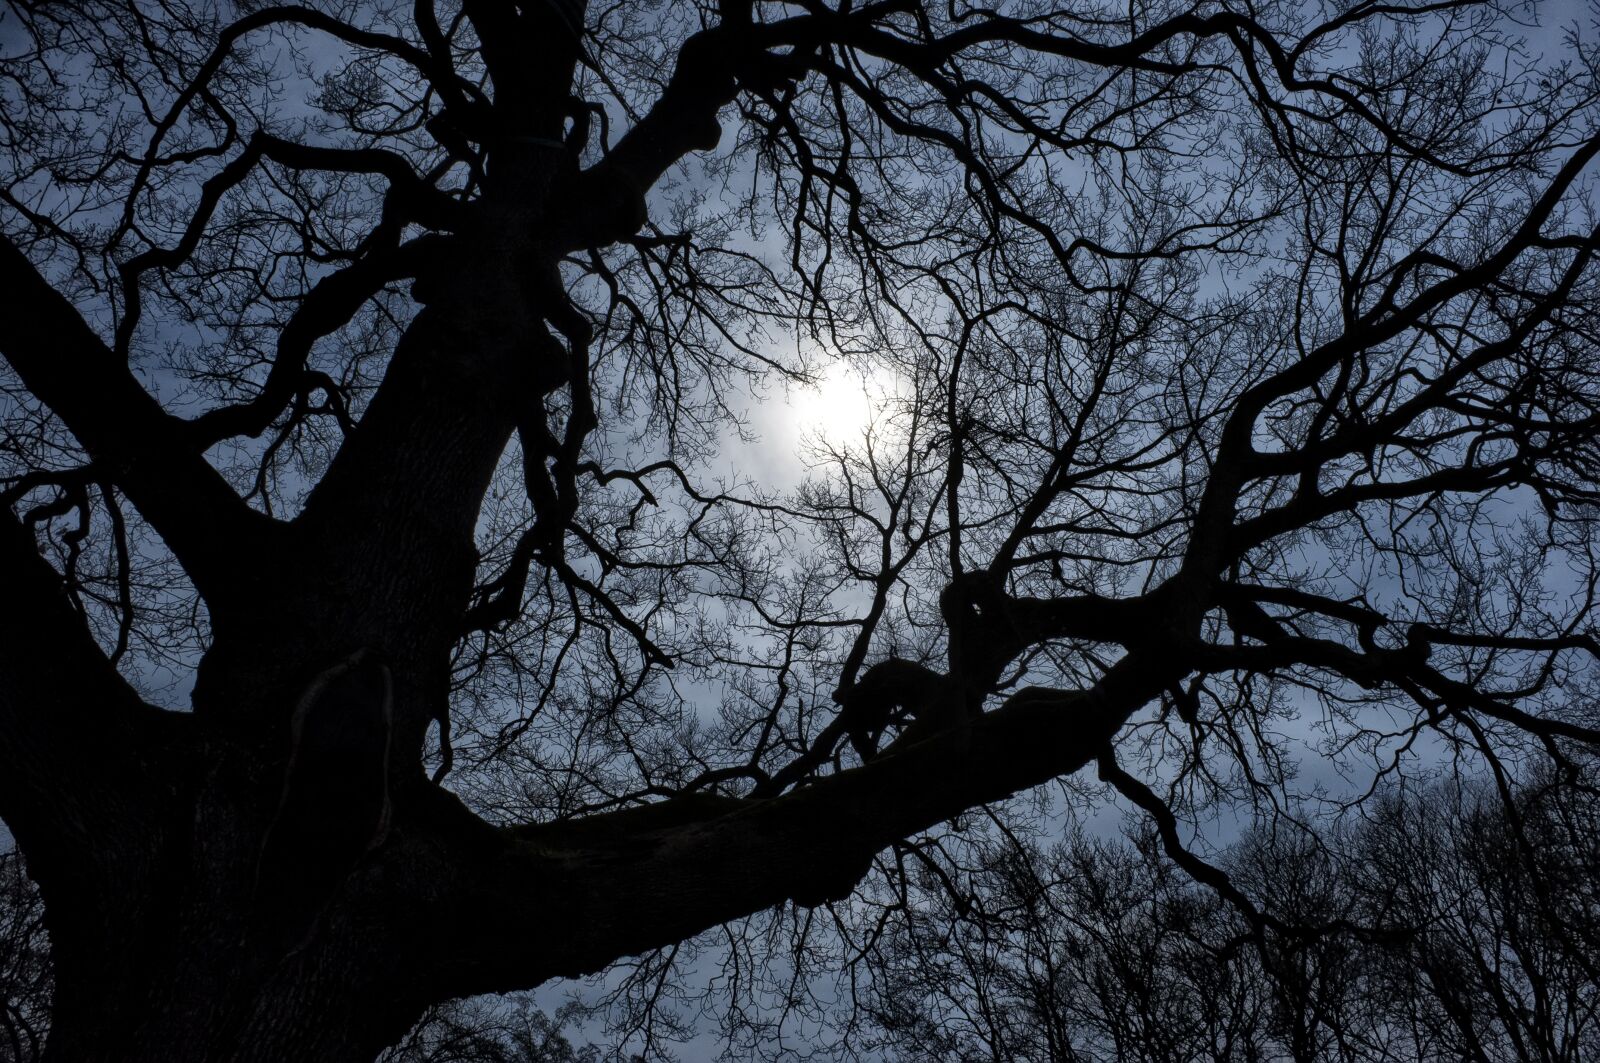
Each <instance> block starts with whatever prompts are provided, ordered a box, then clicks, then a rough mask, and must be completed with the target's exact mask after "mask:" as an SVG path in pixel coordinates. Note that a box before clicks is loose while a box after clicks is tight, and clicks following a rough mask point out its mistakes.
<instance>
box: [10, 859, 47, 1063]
mask: <svg viewBox="0 0 1600 1063" xmlns="http://www.w3.org/2000/svg"><path fill="white" fill-rule="evenodd" d="M50 991H51V969H50V952H49V941H48V939H47V937H46V935H45V930H44V904H43V902H41V901H40V900H39V891H38V890H37V889H36V888H34V885H33V881H32V880H31V879H29V878H28V872H27V870H26V869H25V868H24V867H23V866H22V858H21V856H20V855H18V853H17V851H16V850H15V849H10V848H8V849H6V850H5V851H0V1060H4V1061H5V1063H33V1061H34V1060H37V1059H38V1058H39V1057H40V1054H41V1053H42V1052H43V1050H44V1040H45V1034H46V1032H47V1031H48V1030H49V1028H50V1016H49V1008H50Z"/></svg>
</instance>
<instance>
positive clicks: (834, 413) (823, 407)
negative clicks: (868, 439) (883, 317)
mask: <svg viewBox="0 0 1600 1063" xmlns="http://www.w3.org/2000/svg"><path fill="white" fill-rule="evenodd" d="M894 384H895V381H894V379H893V377H892V375H891V374H890V373H888V372H887V371H885V370H881V369H870V368H869V369H866V370H863V369H862V368H861V367H859V366H853V365H851V364H850V363H849V362H845V361H837V362H834V363H833V364H832V365H831V366H829V367H828V368H827V369H825V370H823V371H822V372H821V373H819V374H818V376H817V383H816V385H815V386H813V387H806V386H803V385H797V386H795V387H793V388H792V389H791V390H790V392H789V416H790V417H791V418H792V421H793V425H794V427H795V429H796V430H797V431H798V432H799V433H800V436H801V438H802V439H808V440H814V439H820V440H823V441H825V442H828V443H831V444H834V445H836V446H837V445H847V444H850V443H855V442H858V441H860V440H861V439H862V438H863V437H865V436H866V434H867V430H868V428H871V427H874V422H881V421H882V420H883V415H884V412H885V409H886V407H887V405H888V402H889V400H890V399H891V398H893V397H894V395H895V386H894ZM882 427H883V426H882V424H881V423H879V424H878V425H877V428H878V429H879V430H880V431H881V429H882Z"/></svg>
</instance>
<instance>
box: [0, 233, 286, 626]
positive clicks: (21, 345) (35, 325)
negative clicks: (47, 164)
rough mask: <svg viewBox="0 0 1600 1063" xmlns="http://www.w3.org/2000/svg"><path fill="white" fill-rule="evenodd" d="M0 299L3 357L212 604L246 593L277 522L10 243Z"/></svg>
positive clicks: (5, 245)
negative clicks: (234, 484) (203, 452)
mask: <svg viewBox="0 0 1600 1063" xmlns="http://www.w3.org/2000/svg"><path fill="white" fill-rule="evenodd" d="M0 292H3V293H4V294H3V295H0V321H3V322H4V324H3V325H0V355H4V357H5V358H6V360H7V361H8V362H10V363H11V366H12V368H13V369H15V370H16V372H17V375H18V376H19V377H21V378H22V382H23V383H24V384H25V385H26V386H27V388H28V389H29V391H31V392H32V393H33V394H34V395H35V396H37V397H38V398H39V399H40V400H41V401H42V402H44V403H45V405H47V406H49V407H50V409H52V410H53V411H55V413H56V415H57V416H58V417H60V418H61V420H62V422H63V423H65V424H66V426H67V428H68V429H69V430H70V431H71V432H72V434H73V435H74V436H76V437H77V439H78V441H79V442H80V443H82V444H83V448H84V449H85V450H86V451H88V453H89V456H90V457H91V458H92V459H93V460H94V462H95V467H96V469H97V470H98V471H99V472H100V474H101V475H103V476H104V477H105V478H106V479H108V480H110V481H111V482H112V483H115V484H116V485H117V486H118V487H120V488H122V490H123V491H125V492H126V493H127V495H128V498H129V499H131V500H132V502H133V504H134V505H135V506H137V507H138V509H139V512H140V513H142V514H143V515H144V517H145V519H146V520H148V521H149V522H150V524H151V526H152V527H154V528H155V530H156V531H157V532H158V533H159V534H160V535H161V538H162V539H163V541H165V542H166V544H167V546H168V547H169V548H170V549H171V550H172V552H173V554H174V555H175V556H176V557H177V558H178V561H179V563H181V564H182V565H183V567H184V571H186V572H187V573H188V574H189V577H190V578H191V579H192V580H193V581H194V584H195V587H196V588H197V589H198V590H199V591H200V593H201V595H202V596H204V597H205V598H206V599H207V601H209V602H212V603H213V604H217V603H218V602H219V601H221V600H224V599H227V598H228V597H229V596H230V595H233V594H237V593H239V592H240V591H241V590H242V585H243V584H244V583H245V582H246V580H247V573H248V570H249V569H250V568H251V567H254V566H255V565H258V564H259V563H260V560H259V558H260V557H261V556H263V555H261V554H259V553H257V551H258V550H260V549H261V548H262V547H264V546H265V545H266V539H267V537H268V536H269V534H270V531H271V529H272V528H273V523H272V522H271V521H270V520H269V519H268V518H266V517H264V516H262V515H261V514H258V513H256V512H254V511H253V510H251V509H250V507H249V506H247V505H246V504H245V503H244V502H243V501H242V500H241V499H240V498H239V496H238V495H237V494H236V493H234V491H233V489H232V488H231V487H229V486H228V483H227V481H225V480H224V479H223V478H222V476H221V474H219V473H218V472H217V471H216V470H215V469H213V468H212V467H211V466H210V465H209V464H207V462H206V461H205V459H204V458H202V457H201V456H200V455H199V454H197V453H195V452H194V450H193V449H192V448H190V447H189V446H187V445H186V443H185V441H184V438H183V434H182V426H181V423H180V422H179V421H177V420H176V419H175V418H173V417H171V416H169V415H168V414H167V413H166V411H164V410H163V409H162V408H161V406H160V404H159V403H157V402H156V400H155V399H154V398H152V397H151V396H150V394H149V393H148V392H146V391H145V390H144V388H143V387H142V386H141V385H140V384H139V382H138V380H137V379H136V378H135V377H134V375H133V373H132V372H130V371H129V370H128V368H127V366H126V365H124V364H123V363H122V362H120V361H118V360H117V358H116V357H115V356H114V355H113V354H112V352H111V350H110V348H108V347H107V346H106V344H105V343H104V342H102V341H101V339H100V337H98V336H96V335H95V333H94V331H93V330H92V329H91V328H90V327H89V325H88V323H87V322H85V321H84V319H83V317H82V316H81V315H79V313H78V312H77V310H75V309H74V308H73V306H72V305H71V304H70V303H69V302H67V300H66V299H65V298H63V297H62V296H61V295H60V294H58V293H57V292H56V291H55V289H54V288H52V287H51V286H50V284H49V283H48V282H47V281H46V280H45V279H44V278H43V277H42V276H40V274H39V271H38V270H36V269H35V268H34V267H33V264H32V263H30V262H29V261H28V260H27V258H26V257H24V256H23V254H22V252H21V251H20V250H19V249H18V248H17V247H16V245H15V244H13V243H12V242H11V241H10V240H8V239H5V238H4V237H0ZM252 555H255V557H256V560H253V561H252V562H251V563H250V564H249V565H240V564H239V558H241V557H250V556H252Z"/></svg>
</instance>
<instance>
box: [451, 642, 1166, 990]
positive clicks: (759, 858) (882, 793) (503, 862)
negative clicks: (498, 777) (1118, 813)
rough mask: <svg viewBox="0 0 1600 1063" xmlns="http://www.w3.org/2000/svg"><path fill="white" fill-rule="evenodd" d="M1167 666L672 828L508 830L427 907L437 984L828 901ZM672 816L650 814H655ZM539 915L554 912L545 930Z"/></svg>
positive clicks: (1130, 699) (532, 974)
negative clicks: (438, 902) (437, 931)
mask: <svg viewBox="0 0 1600 1063" xmlns="http://www.w3.org/2000/svg"><path fill="white" fill-rule="evenodd" d="M1168 673H1169V669H1168V668H1167V667H1166V666H1164V665H1161V664H1159V663H1158V662H1155V661H1151V660H1144V659H1139V658H1135V657H1129V658H1126V659H1125V660H1124V661H1123V662H1121V663H1120V664H1118V665H1116V666H1115V667H1113V668H1112V669H1111V671H1110V672H1109V673H1107V675H1106V676H1105V678H1104V679H1103V680H1102V681H1101V682H1100V683H1099V684H1097V685H1096V686H1095V687H1094V688H1093V689H1092V690H1089V691H1084V692H1064V691H1053V690H1040V689H1036V688H1030V689H1028V690H1024V691H1021V692H1019V693H1017V694H1015V695H1013V696H1012V697H1011V698H1009V699H1008V700H1007V701H1006V703H1005V704H1004V705H1002V706H1001V707H1000V708H998V709H996V710H995V711H993V712H991V713H988V714H987V715H985V716H982V717H980V718H978V719H976V720H974V721H972V722H971V723H970V725H967V726H963V727H957V728H952V729H949V730H945V731H942V732H939V733H938V734H936V735H934V736H932V737H930V738H928V739H927V740H925V741H922V742H918V743H914V744H911V745H908V746H905V747H903V748H900V749H897V750H895V751H893V752H890V753H887V754H886V755H884V756H882V757H880V758H878V759H876V760H874V761H872V762H871V763H869V764H867V765H865V766H863V767H860V768H856V769H853V770H850V771H845V772H841V773H839V774H837V775H833V776H830V777H828V778H826V779H823V780H821V781H819V782H817V783H816V784H814V785H812V786H809V787H806V788H804V789H801V790H798V791H796V792H794V793H791V794H787V795H785V796H783V797H779V798H775V799H772V800H749V801H734V800H732V799H727V800H722V801H710V802H707V801H706V799H705V798H703V797H700V798H696V800H697V801H698V802H700V803H699V804H698V805H697V806H696V808H697V809H699V810H701V811H700V814H699V815H692V816H691V817H689V818H688V821H687V822H681V823H674V824H672V825H670V826H665V827H661V826H655V827H649V826H646V827H642V828H641V829H637V830H634V829H628V828H627V827H626V825H624V826H623V828H622V829H617V826H616V824H617V821H616V820H614V819H613V817H610V816H600V817H595V818H594V819H591V820H585V821H579V822H577V823H573V824H568V825H564V826H562V827H560V828H559V829H557V828H541V827H532V828H523V829H521V830H519V831H517V832H515V840H514V841H508V844H506V845H505V847H504V848H502V849H501V850H499V851H498V852H497V853H495V854H494V855H493V857H492V858H491V859H489V860H488V861H487V862H486V863H485V865H484V866H482V867H479V868H471V869H467V870H466V873H465V875H464V877H463V880H462V884H461V886H460V887H459V888H460V891H461V892H460V893H459V894H458V895H457V896H456V897H454V898H453V899H452V901H451V902H450V904H449V905H448V911H447V912H442V913H441V915H440V918H441V919H442V920H444V921H446V922H448V923H453V924H454V926H452V927H451V930H450V932H449V933H446V934H441V935H440V936H439V938H438V939H437V940H440V941H441V942H442V945H441V950H442V951H441V955H440V956H439V958H438V961H439V966H438V968H437V969H438V972H439V977H440V978H441V979H442V980H443V982H444V983H445V985H444V987H443V988H445V989H446V990H447V991H448V992H451V993H462V992H477V991H483V990H490V989H509V988H512V987H515V986H526V985H532V984H535V983H537V982H539V981H542V980H544V979H546V978H549V977H552V976H554V975H558V974H566V975H576V974H579V973H582V972H587V971H594V970H598V969H599V968H601V967H603V966H604V965H606V964H607V963H609V962H611V961H613V960H615V959H616V958H618V957H620V956H625V955H629V954H634V953H638V952H642V951H644V950H646V949H649V948H653V947H656V946H659V945H663V944H667V943H670V942H675V941H679V940H682V939H683V938H685V937H687V936H689V935H692V934H694V933H697V932H699V931H701V930H705V929H707V928H709V927H712V926H715V925H717V924H718V923H722V922H726V921H727V920H730V919H735V918H738V917H740V916H744V915H749V914H751V913H754V912H758V911H760V910H762V909H764V908H768V907H771V906H772V905H775V904H781V903H783V902H784V901H786V900H790V899H793V900H796V901H798V902H800V903H802V904H819V903H822V902H824V901H826V900H829V899H837V898H842V897H844V896H846V895H848V893H849V892H850V890H851V889H852V888H853V887H854V886H855V884H856V883H857V882H858V881H859V880H860V879H861V877H862V876H863V875H864V874H865V873H866V871H867V868H868V866H869V864H870V862H871V859H872V857H873V855H874V854H876V853H877V852H879V851H880V850H882V849H883V848H885V847H887V846H889V845H891V844H893V843H894V842H896V841H898V840H900V839H903V838H905V837H908V836H910V835H912V834H915V833H916V832H918V831H921V830H926V829H928V828H929V827H932V826H934V825H936V824H938V823H941V822H943V821H945V820H948V819H950V818H951V817H953V816H955V815H958V814H959V813H961V812H963V811H965V810H967V809H970V808H973V807H976V806H978V805H981V804H983V803H985V802H990V801H999V800H1003V799H1005V798H1007V797H1010V796H1011V795H1013V794H1016V793H1019V792H1021V791H1023V790H1026V789H1028V788H1029V787H1032V786H1037V785H1039V784H1041V783H1044V782H1047V781H1049V780H1050V779H1053V778H1056V777H1058V776H1060V775H1065V774H1068V773H1071V772H1074V771H1077V770H1078V769H1079V768H1081V767H1083V766H1084V765H1085V764H1087V763H1089V762H1090V761H1091V760H1093V759H1094V758H1095V756H1096V755H1097V754H1098V752H1099V750H1100V749H1101V748H1102V747H1103V746H1104V744H1105V743H1106V742H1107V741H1108V740H1110V738H1111V737H1112V736H1113V735H1114V734H1115V733H1116V731H1117V729H1118V728H1120V727H1121V726H1122V724H1123V722H1124V721H1125V720H1126V719H1127V718H1128V717H1129V715H1131V714H1132V713H1133V712H1134V711H1136V710H1137V709H1138V708H1139V707H1140V706H1141V705H1143V704H1145V702H1147V701H1148V700H1149V699H1151V698H1153V697H1155V696H1157V695H1158V694H1159V693H1160V690H1161V689H1162V686H1163V685H1164V684H1165V683H1166V682H1168V681H1170V679H1171V676H1170V674H1168ZM675 803H676V802H669V803H668V809H670V808H671V806H672V805H673V804H675ZM691 811H694V810H691ZM706 811H709V812H710V813H711V814H709V815H706V814H705V812H706ZM634 815H636V814H634ZM673 818H674V817H673V816H671V815H670V812H668V811H666V810H664V811H663V812H661V813H658V818H657V822H658V823H659V822H661V821H663V820H664V821H667V822H669V823H670V822H671V821H672V819H673ZM550 911H561V912H564V913H568V916H567V917H566V918H564V919H563V920H561V923H560V925H559V926H556V925H552V923H551V922H550V920H549V919H548V917H547V915H546V913H548V912H550Z"/></svg>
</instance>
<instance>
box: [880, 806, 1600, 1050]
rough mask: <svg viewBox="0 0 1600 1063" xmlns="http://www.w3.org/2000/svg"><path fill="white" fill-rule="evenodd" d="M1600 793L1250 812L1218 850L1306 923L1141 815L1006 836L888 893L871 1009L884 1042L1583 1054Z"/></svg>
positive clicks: (1591, 1038) (1590, 1008)
mask: <svg viewBox="0 0 1600 1063" xmlns="http://www.w3.org/2000/svg"><path fill="white" fill-rule="evenodd" d="M1594 797H1595V795H1594V791H1593V790H1592V789H1587V790H1583V791H1578V792H1568V791H1567V790H1566V789H1565V788H1554V787H1548V786H1544V787H1532V788H1530V789H1529V790H1527V791H1524V792H1521V793H1519V794H1518V795H1517V799H1516V800H1515V801H1513V802H1512V804H1511V805H1509V806H1508V805H1506V804H1504V803H1503V802H1502V801H1501V800H1500V797H1499V795H1498V794H1495V793H1494V792H1493V788H1492V786H1489V785H1487V784H1486V783H1485V781H1484V780H1481V779H1480V780H1476V781H1475V782H1474V783H1472V784H1467V785H1462V784H1460V783H1458V782H1454V781H1452V782H1451V783H1449V784H1440V785H1435V786H1428V787H1422V788H1419V789H1417V790H1415V791H1411V792H1406V791H1401V790H1398V789H1397V790H1394V791H1390V792H1386V793H1385V794H1384V795H1383V797H1382V798H1381V800H1380V801H1378V802H1376V804H1375V807H1374V815H1373V816H1372V817H1371V818H1369V819H1366V820H1364V821H1361V822H1359V823H1357V824H1354V825H1352V826H1349V827H1347V828H1345V829H1341V830H1337V831H1333V832H1330V833H1327V834H1322V835H1309V834H1304V833H1295V832H1291V831H1287V830H1283V831H1279V832H1274V833H1269V832H1266V831H1257V832H1252V833H1250V834H1248V835H1247V836H1246V837H1244V838H1243V839H1241V840H1240V841H1238V842H1236V843H1235V844H1234V845H1232V846H1230V847H1229V848H1228V849H1227V850H1226V851H1225V853H1224V854H1223V858H1222V860H1221V865H1222V866H1224V867H1226V868H1227V869H1228V871H1229V872H1230V881H1231V882H1232V883H1233V884H1234V885H1235V886H1236V887H1237V888H1239V889H1241V890H1244V891H1246V892H1247V893H1248V895H1249V899H1250V901H1251V902H1252V904H1253V905H1255V906H1256V908H1257V910H1258V911H1259V912H1260V913H1261V914H1262V915H1263V916H1268V917H1270V918H1272V919H1273V920H1274V921H1276V922H1277V923H1278V924H1279V925H1280V926H1281V927H1283V928H1284V930H1289V929H1291V928H1292V929H1293V930H1294V931H1299V932H1298V933H1293V932H1284V931H1283V930H1274V931H1271V932H1269V933H1267V934H1264V935H1257V934H1255V932H1254V930H1255V928H1254V927H1252V926H1251V924H1250V921H1249V920H1248V919H1247V918H1246V917H1245V914H1244V913H1243V912H1241V911H1240V910H1239V909H1238V908H1236V907H1234V906H1233V905H1230V904H1229V903H1228V902H1227V901H1225V900H1224V899H1222V898H1221V897H1219V896H1218V895H1217V894H1216V892H1215V891H1213V890H1211V889H1209V888H1208V887H1206V886H1204V885H1202V884H1200V883H1196V882H1195V881H1193V880H1192V879H1190V878H1187V877H1186V876H1183V875H1181V874H1179V873H1178V872H1177V871H1176V870H1175V868H1174V867H1173V864H1172V862H1171V861H1169V860H1168V859H1167V858H1166V856H1165V855H1164V854H1163V853H1162V851H1161V844H1160V841H1159V840H1158V839H1157V838H1156V837H1154V835H1153V833H1146V834H1144V835H1143V836H1142V837H1141V838H1140V840H1139V844H1138V845H1137V847H1132V846H1128V845H1124V844H1118V843H1109V842H1104V841H1095V840H1092V839H1088V838H1084V837H1082V836H1079V837H1076V838H1073V839H1071V840H1069V841H1068V842H1065V843H1058V844H1056V845H1053V846H1050V847H1042V846H1039V845H1037V844H1035V843H1033V842H1030V841H1028V840H1025V839H1019V838H1012V839H1009V840H1007V841H1006V842H1004V843H1003V844H998V845H994V846H992V847H990V848H988V849H987V850H986V851H985V854H984V859H982V860H980V861H977V862H975V863H973V864H972V865H971V866H970V867H969V868H968V869H967V870H966V872H965V873H964V874H962V875H960V876H958V877H949V878H940V879H931V878H930V879H927V880H926V881H925V882H924V883H923V885H922V888H921V890H919V891H918V899H919V901H920V903H917V904H911V905H906V906H904V907H902V908H901V909H899V910H898V911H897V913H896V916H895V918H894V920H893V921H892V922H891V923H890V924H889V926H888V928H887V930H886V932H885V933H884V934H883V935H882V936H881V937H880V938H879V941H878V944H877V947H876V948H875V950H874V951H873V952H872V953H871V954H870V956H869V957H868V960H867V962H868V964H869V965H870V966H871V967H873V968H874V970H875V973H876V974H877V977H875V978H874V979H872V983H871V984H872V985H873V987H874V993H873V994H872V995H871V997H870V998H868V999H867V1000H866V1001H864V1002H863V1003H864V1005H865V1010H866V1012H867V1016H868V1017H867V1020H866V1022H867V1026H868V1027H869V1028H870V1029H872V1030H873V1031H874V1037H873V1039H872V1041H873V1044H874V1046H875V1047H876V1048H878V1050H879V1051H880V1053H881V1055H882V1056H883V1058H890V1059H995V1060H1051V1061H1059V1060H1096V1061H1098V1060H1151V1061H1158V1060H1159V1061H1177V1060H1212V1061H1229V1060H1295V1061H1316V1060H1347V1061H1362V1063H1366V1061H1376V1060H1441V1061H1442V1060H1460V1059H1474V1060H1485V1061H1487V1060H1519V1061H1524V1060H1526V1061H1532V1060H1573V1061H1576V1060H1582V1059H1586V1058H1589V1057H1591V1056H1593V1055H1594V1054H1595V1052H1596V1051H1600V977H1597V974H1596V971H1595V966H1594V961H1593V957H1594V955H1595V938H1596V935H1597V934H1600V906H1596V905H1595V903H1594V886H1593V882H1594V881H1595V880H1594V876H1593V874H1592V871H1593V868H1594V864H1595V861H1596V860H1597V859H1600V829H1597V823H1600V820H1597V819H1596V818H1595V816H1594V812H1595V809H1594ZM951 887H955V888H951ZM1313 930H1315V931H1317V932H1315V933H1312V932H1310V931H1313Z"/></svg>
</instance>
